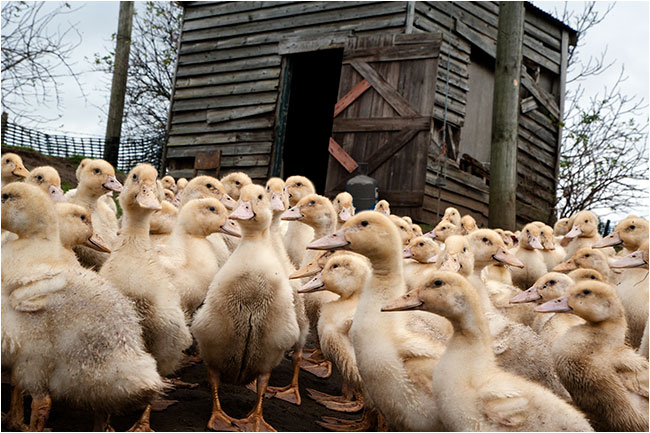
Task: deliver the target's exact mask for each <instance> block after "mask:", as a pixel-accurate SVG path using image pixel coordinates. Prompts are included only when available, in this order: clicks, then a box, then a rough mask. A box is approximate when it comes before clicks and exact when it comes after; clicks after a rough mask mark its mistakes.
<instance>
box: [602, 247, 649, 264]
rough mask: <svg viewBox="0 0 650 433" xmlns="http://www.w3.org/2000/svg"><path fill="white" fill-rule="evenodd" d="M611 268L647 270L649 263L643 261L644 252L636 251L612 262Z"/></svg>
mask: <svg viewBox="0 0 650 433" xmlns="http://www.w3.org/2000/svg"><path fill="white" fill-rule="evenodd" d="M609 266H610V267H612V268H641V267H643V268H647V267H648V262H646V261H645V260H644V259H643V251H635V252H633V253H632V254H628V255H627V256H625V257H623V258H622V259H618V260H616V261H615V262H612V263H611V264H610V265H609Z"/></svg>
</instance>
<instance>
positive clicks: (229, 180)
mask: <svg viewBox="0 0 650 433" xmlns="http://www.w3.org/2000/svg"><path fill="white" fill-rule="evenodd" d="M221 183H223V186H224V187H225V188H226V193H227V194H228V195H229V196H230V197H232V198H233V200H239V194H240V193H241V189H242V188H243V187H245V186H246V185H250V184H252V183H253V181H252V180H251V178H250V177H249V176H248V175H247V174H246V173H244V172H241V171H236V172H234V173H230V174H228V175H226V176H224V177H222V178H221Z"/></svg>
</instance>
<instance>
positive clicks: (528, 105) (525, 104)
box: [519, 96, 538, 114]
mask: <svg viewBox="0 0 650 433" xmlns="http://www.w3.org/2000/svg"><path fill="white" fill-rule="evenodd" d="M519 105H520V106H521V112H522V114H526V113H528V112H530V111H533V110H536V109H537V107H538V105H537V101H535V97H534V96H529V97H528V98H524V99H522V100H521V102H520V104H519Z"/></svg>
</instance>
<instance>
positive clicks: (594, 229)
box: [560, 210, 613, 260]
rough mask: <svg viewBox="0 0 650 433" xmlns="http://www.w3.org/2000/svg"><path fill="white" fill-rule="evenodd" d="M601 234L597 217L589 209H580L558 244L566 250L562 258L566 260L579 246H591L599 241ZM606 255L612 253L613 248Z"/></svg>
mask: <svg viewBox="0 0 650 433" xmlns="http://www.w3.org/2000/svg"><path fill="white" fill-rule="evenodd" d="M600 239H601V236H600V234H598V217H597V216H596V214H594V213H593V212H591V211H588V210H584V211H580V212H578V213H577V214H576V215H575V218H574V221H573V226H572V228H571V230H569V232H568V233H567V234H566V235H564V238H562V241H561V242H560V245H562V246H563V247H564V249H565V251H566V256H564V260H568V259H569V258H570V257H571V256H573V254H575V252H576V251H578V250H579V249H580V248H586V247H591V246H592V245H593V244H595V243H596V242H598V241H600ZM610 250H611V252H608V255H609V254H611V255H613V250H612V249H611V248H610Z"/></svg>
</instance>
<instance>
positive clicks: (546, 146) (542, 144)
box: [518, 116, 554, 155]
mask: <svg viewBox="0 0 650 433" xmlns="http://www.w3.org/2000/svg"><path fill="white" fill-rule="evenodd" d="M521 117H522V116H520V118H521ZM518 133H519V136H520V137H522V138H524V139H526V140H527V141H528V142H530V143H532V144H533V145H535V146H536V147H538V148H539V149H542V150H544V151H546V152H547V153H548V154H549V155H553V154H554V150H553V147H552V146H551V145H549V144H548V143H545V142H544V141H542V140H541V139H539V138H538V137H537V136H535V134H533V133H531V132H530V131H528V129H527V128H524V127H523V126H522V124H521V122H520V124H519V131H518Z"/></svg>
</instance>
